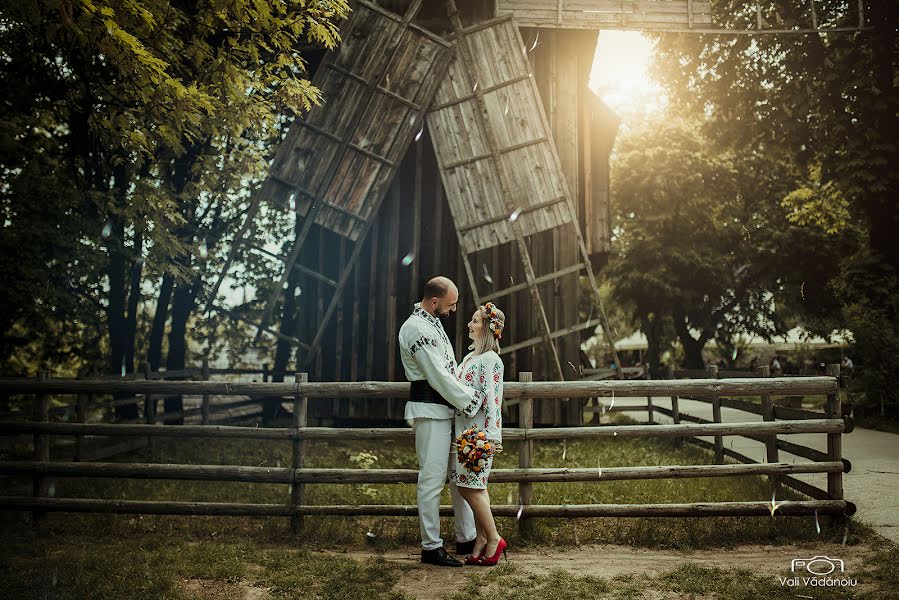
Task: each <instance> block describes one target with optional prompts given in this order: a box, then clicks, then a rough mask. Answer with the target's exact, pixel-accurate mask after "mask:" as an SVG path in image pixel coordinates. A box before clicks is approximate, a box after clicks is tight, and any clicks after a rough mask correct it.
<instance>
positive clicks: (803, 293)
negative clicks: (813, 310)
mask: <svg viewBox="0 0 899 600" xmlns="http://www.w3.org/2000/svg"><path fill="white" fill-rule="evenodd" d="M799 295H800V296H802V301H803V302H805V282H804V281H803V282H802V285H800V286H799Z"/></svg>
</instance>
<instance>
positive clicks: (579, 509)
mask: <svg viewBox="0 0 899 600" xmlns="http://www.w3.org/2000/svg"><path fill="white" fill-rule="evenodd" d="M0 507H3V508H5V509H7V510H41V511H45V512H50V511H54V512H95V513H119V514H159V515H186V516H192V515H221V516H281V517H288V516H291V508H290V507H289V506H286V505H285V504H241V503H230V502H158V501H144V500H108V499H94V498H32V497H30V496H0ZM491 510H492V511H493V514H494V515H495V516H498V517H516V516H518V517H521V518H530V517H551V518H585V517H712V516H766V515H770V513H771V503H770V502H697V503H693V504H580V505H579V504H565V505H539V506H533V505H532V506H530V507H528V508H527V510H526V513H525V512H524V511H522V510H521V507H520V506H518V505H496V506H493V507H491ZM298 512H299V514H302V515H339V516H366V515H368V516H407V517H414V516H417V515H418V507H417V506H415V505H392V504H367V505H336V506H331V505H318V506H310V505H306V506H303V507H301V508H300V509H298ZM854 512H855V505H854V504H852V503H851V502H846V501H845V500H806V501H795V500H786V501H784V502H782V503H779V504H778V509H777V516H800V515H813V514H816V513H817V514H833V515H852V514H854ZM440 515H441V516H446V517H449V516H452V515H453V507H452V506H441V507H440Z"/></svg>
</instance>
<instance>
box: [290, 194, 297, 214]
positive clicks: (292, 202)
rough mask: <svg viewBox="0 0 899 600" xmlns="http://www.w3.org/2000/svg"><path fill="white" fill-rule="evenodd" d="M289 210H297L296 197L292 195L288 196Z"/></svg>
mask: <svg viewBox="0 0 899 600" xmlns="http://www.w3.org/2000/svg"><path fill="white" fill-rule="evenodd" d="M290 212H297V198H296V196H293V195H292V196H291V197H290Z"/></svg>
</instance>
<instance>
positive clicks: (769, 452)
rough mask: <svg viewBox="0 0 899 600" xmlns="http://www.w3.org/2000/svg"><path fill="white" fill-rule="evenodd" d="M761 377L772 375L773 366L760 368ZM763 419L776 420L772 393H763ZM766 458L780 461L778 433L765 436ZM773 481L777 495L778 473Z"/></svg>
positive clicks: (773, 477) (770, 477)
mask: <svg viewBox="0 0 899 600" xmlns="http://www.w3.org/2000/svg"><path fill="white" fill-rule="evenodd" d="M758 375H759V377H771V367H769V366H768V365H765V366H763V367H759V369H758ZM762 420H764V421H774V420H775V414H774V398H773V397H772V396H771V394H762ZM765 460H766V461H767V462H769V463H776V462H780V454H779V452H778V450H777V434H776V433H775V434H774V435H769V436H766V437H765ZM769 481H770V482H771V490H772V491H773V492H774V494H775V495H777V493H778V492H779V491H780V477H778V476H777V475H771V476H769Z"/></svg>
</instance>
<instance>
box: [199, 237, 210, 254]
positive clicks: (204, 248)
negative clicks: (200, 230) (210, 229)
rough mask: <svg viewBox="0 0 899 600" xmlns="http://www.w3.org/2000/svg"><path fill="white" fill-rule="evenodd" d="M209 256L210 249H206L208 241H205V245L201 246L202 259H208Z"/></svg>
mask: <svg viewBox="0 0 899 600" xmlns="http://www.w3.org/2000/svg"><path fill="white" fill-rule="evenodd" d="M207 256H209V249H208V248H207V247H206V240H203V243H202V244H200V258H206V257H207Z"/></svg>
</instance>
